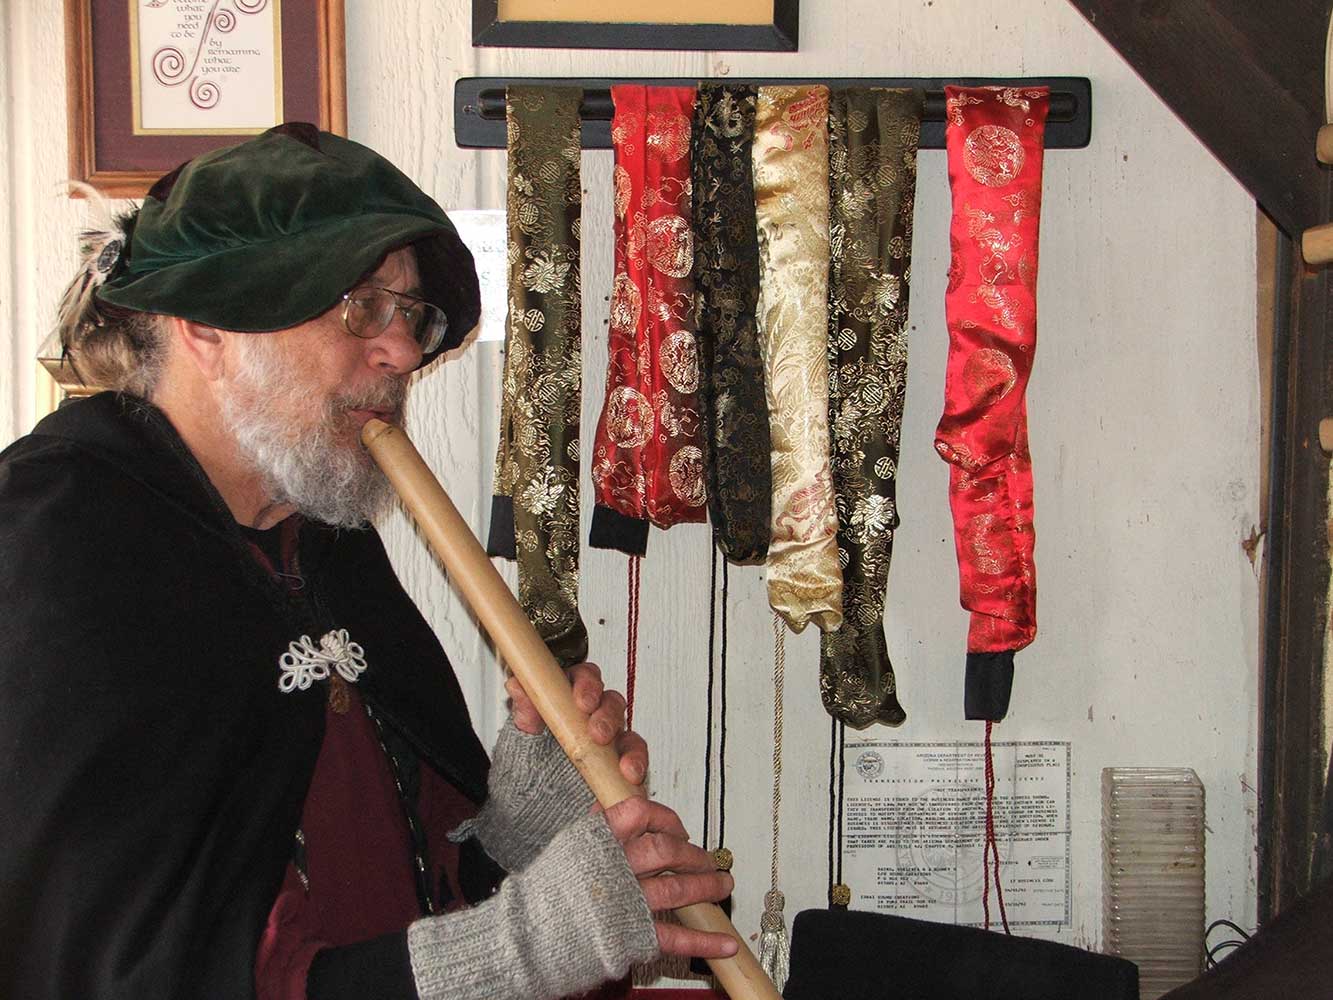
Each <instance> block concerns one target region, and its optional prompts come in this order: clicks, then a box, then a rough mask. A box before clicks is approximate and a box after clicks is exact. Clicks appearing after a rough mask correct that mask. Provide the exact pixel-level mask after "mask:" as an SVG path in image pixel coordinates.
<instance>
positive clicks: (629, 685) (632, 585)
mask: <svg viewBox="0 0 1333 1000" xmlns="http://www.w3.org/2000/svg"><path fill="white" fill-rule="evenodd" d="M638 667H639V557H638V556H630V557H629V636H628V639H627V641H626V643H625V729H626V730H629V729H633V728H634V677H635V674H636V673H637V671H638Z"/></svg>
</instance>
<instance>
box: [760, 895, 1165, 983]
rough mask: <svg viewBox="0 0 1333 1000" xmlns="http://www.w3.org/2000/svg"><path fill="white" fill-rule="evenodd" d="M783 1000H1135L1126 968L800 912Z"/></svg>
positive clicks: (1088, 956) (892, 922) (870, 919)
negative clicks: (789, 973)
mask: <svg viewBox="0 0 1333 1000" xmlns="http://www.w3.org/2000/svg"><path fill="white" fill-rule="evenodd" d="M782 995H783V997H784V998H785V1000H908V998H910V1000H1138V997H1139V970H1138V967H1137V966H1136V965H1135V964H1134V963H1133V962H1128V961H1126V960H1125V959H1123V958H1115V957H1113V956H1110V955H1097V954H1094V953H1092V952H1088V951H1083V950H1082V949H1081V948H1073V947H1070V946H1069V945H1064V944H1056V943H1054V942H1052V941H1039V940H1037V939H1035V938H1024V937H1010V936H1008V935H1006V934H998V933H995V932H994V931H983V930H979V929H977V928H975V927H955V926H954V925H952V924H937V923H930V922H928V921H925V920H912V919H910V918H908V917H896V916H891V915H889V914H886V913H858V912H855V911H852V910H803V911H802V912H800V913H798V914H797V915H796V920H795V922H794V923H793V925H792V948H791V975H790V977H789V978H788V979H787V988H786V989H785V990H784V991H783V993H782Z"/></svg>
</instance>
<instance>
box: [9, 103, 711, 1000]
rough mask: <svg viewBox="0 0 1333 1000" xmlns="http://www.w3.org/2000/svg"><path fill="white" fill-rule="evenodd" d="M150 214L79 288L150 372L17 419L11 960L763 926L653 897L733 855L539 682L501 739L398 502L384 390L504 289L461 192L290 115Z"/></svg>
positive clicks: (187, 172) (236, 979)
mask: <svg viewBox="0 0 1333 1000" xmlns="http://www.w3.org/2000/svg"><path fill="white" fill-rule="evenodd" d="M122 222H123V223H124V226H123V232H122V233H120V234H119V235H103V236H100V237H99V236H96V235H94V234H85V242H86V246H85V261H84V266H83V269H82V270H81V272H80V276H79V277H78V278H76V280H75V282H74V283H73V284H72V285H71V288H70V291H69V293H68V294H67V296H66V299H65V301H64V303H63V304H62V314H61V333H62V339H63V342H64V344H65V347H66V349H67V351H68V352H69V355H70V358H71V359H72V361H73V363H74V364H75V365H76V366H77V367H78V369H79V370H80V371H81V372H82V373H83V374H84V375H85V376H86V377H87V378H88V380H89V381H91V382H93V383H94V384H98V385H104V386H109V387H111V388H112V389H113V390H115V391H110V392H105V393H102V394H99V395H96V396H93V397H91V398H89V399H86V400H82V401H78V402H74V403H71V404H69V405H67V406H65V407H62V408H61V410H60V411H59V412H57V413H55V414H53V415H52V416H50V417H48V418H46V419H45V420H43V421H42V422H41V423H40V424H38V426H37V427H36V428H35V430H34V431H33V432H32V433H31V434H29V435H27V436H26V437H24V438H21V439H20V440H19V441H17V442H15V443H14V444H13V445H12V446H11V447H9V448H8V449H7V450H6V451H5V452H4V454H3V455H2V456H0V594H3V595H4V598H3V600H4V606H3V613H2V614H0V682H2V683H3V685H4V690H5V701H4V710H3V711H2V712H0V761H2V763H0V802H3V807H2V808H0V845H3V846H2V847H0V928H3V931H4V944H3V947H0V996H6V997H15V998H19V997H22V998H24V1000H43V998H51V1000H55V998H64V1000H71V998H78V1000H98V998H105V1000H111V998H117V1000H124V998H133V1000H152V998H164V1000H165V998H190V1000H197V998H213V997H217V998H227V1000H235V998H238V997H249V996H259V997H261V998H264V1000H269V998H272V1000H299V998H306V997H309V998H311V1000H337V998H353V997H355V998H357V1000H364V998H370V997H374V998H377V1000H397V998H403V1000H414V998H420V1000H437V998H438V1000H444V998H458V1000H469V998H482V997H486V998H501V997H534V998H545V997H558V996H561V995H564V994H567V993H573V992H576V991H579V990H584V989H587V988H589V987H591V986H593V985H595V984H596V983H598V982H601V981H603V980H605V979H608V978H613V977H616V976H620V975H622V974H623V973H624V972H625V970H626V969H627V968H628V967H629V965H630V964H631V963H633V962H638V961H643V960H647V959H649V958H651V957H653V956H654V955H656V954H658V953H659V951H665V952H671V953H677V954H685V955H701V956H723V955H730V954H733V953H734V951H735V942H734V941H732V940H731V939H730V938H729V937H727V936H726V935H719V934H701V933H698V932H694V931H688V930H686V929H685V928H681V927H678V926H672V925H666V924H655V922H654V920H653V917H652V912H653V911H654V910H658V909H664V908H668V907H675V906H679V905H683V904H685V903H690V902H697V901H702V900H717V899H721V898H723V897H724V896H725V895H726V894H727V892H728V891H729V890H730V887H731V880H730V877H729V876H727V875H725V874H722V873H720V872H717V871H715V870H714V868H713V865H712V863H711V860H710V859H709V857H708V855H706V854H705V853H704V852H703V851H702V850H700V849H699V848H698V847H695V846H693V845H691V844H690V843H689V842H688V839H687V837H686V835H685V831H684V828H683V827H682V825H681V823H680V820H679V819H678V818H677V817H676V816H675V814H674V813H672V812H671V811H670V810H668V809H667V808H666V807H664V806H661V805H659V804H656V803H652V802H650V801H648V800H647V799H646V798H636V799H632V800H630V801H628V802H626V803H623V804H622V805H620V806H617V807H615V808H614V809H611V810H608V811H607V812H606V813H605V814H602V813H598V812H595V811H592V810H591V805H592V800H591V795H590V793H589V792H588V790H587V788H586V786H584V785H583V783H582V781H581V779H580V778H579V777H578V775H577V773H576V772H575V771H574V769H573V768H572V766H571V765H570V764H569V763H568V761H566V760H565V759H564V757H563V755H562V754H561V753H560V751H559V749H558V747H557V746H556V745H555V743H554V741H553V740H552V738H551V737H550V736H549V734H547V733H545V732H544V731H543V728H542V726H541V721H540V718H539V717H538V716H537V715H536V713H535V711H534V710H533V708H532V705H531V703H530V702H529V701H528V700H527V699H526V697H524V696H523V694H522V691H521V690H520V689H518V688H517V687H511V688H510V694H511V696H512V698H513V714H512V718H511V720H510V721H509V722H508V723H506V725H505V727H504V729H503V731H502V733H501V735H500V738H499V741H498V743H497V744H496V748H495V751H494V758H493V760H492V761H489V762H488V760H487V757H486V754H485V752H484V751H483V749H482V747H481V745H480V744H479V742H478V740H477V737H476V735H475V734H474V732H473V730H472V726H471V723H470V721H469V718H468V714H467V708H466V706H465V704H464V701H463V698H462V694H461V690H460V688H459V685H458V682H457V680H456V678H455V676H454V674H453V671H452V669H451V667H450V665H449V662H448V660H447V659H446V657H445V654H444V651H443V650H442V649H441V648H440V646H439V643H438V642H437V640H436V638H435V637H434V635H433V634H432V633H431V631H430V629H429V628H428V627H427V625H426V623H425V621H424V620H423V619H422V617H421V615H420V613H419V612H418V611H417V609H416V608H415V607H414V606H413V605H412V602H411V601H410V600H409V599H408V597H407V596H406V594H405V593H404V592H403V590H402V588H401V586H400V585H399V583H398V581H397V579H396V578H395V576H394V574H393V571H392V569H391V568H390V565H389V562H388V559H387V558H386V555H385V552H384V548H383V546H382V545H381V543H380V540H379V538H378V536H377V535H376V533H375V532H374V530H373V529H369V528H368V527H366V525H367V522H368V521H369V520H370V519H371V518H372V517H373V516H374V515H375V514H376V512H378V511H379V510H380V509H381V508H382V507H383V506H384V504H385V502H386V500H387V494H388V487H387V484H386V483H385V481H384V479H383V477H382V476H381V474H380V473H379V471H378V470H377V469H376V468H375V466H374V464H373V462H372V461H371V460H370V459H369V458H368V456H367V455H366V454H365V452H364V451H363V450H362V449H361V447H360V444H359V441H358V437H359V430H360V428H361V426H362V425H363V424H364V423H365V422H366V421H367V420H368V419H370V418H371V417H372V416H373V417H378V418H380V419H384V420H388V421H400V420H401V419H402V415H403V406H404V402H405V399H406V395H407V385H408V379H409V376H410V375H411V373H412V372H414V371H415V370H417V369H419V368H421V367H422V366H424V365H426V364H429V363H430V362H431V361H432V360H434V359H435V358H436V357H437V356H438V355H439V354H440V353H441V352H443V351H445V350H447V349H449V348H451V347H454V346H457V345H458V344H459V343H460V342H461V340H462V338H463V335H464V334H466V333H467V332H468V331H469V330H470V329H471V328H472V327H473V326H474V325H475V323H476V320H477V317H478V313H479V305H478V292H477V279H476V274H475V271H474V268H473V264H472V258H471V255H470V254H469V253H468V251H467V249H466V248H465V247H464V246H463V244H462V243H461V242H460V241H459V239H458V237H457V234H456V233H455V231H454V228H453V226H452V225H451V224H450V223H449V221H448V219H447V218H446V216H445V215H444V213H443V212H442V211H441V210H440V208H439V207H438V206H437V205H436V204H435V203H434V202H433V201H432V200H431V199H430V198H429V197H427V196H426V195H425V194H424V193H422V192H421V191H420V190H419V189H418V188H417V187H416V186H415V185H414V184H413V183H412V182H411V181H410V180H408V179H407V178H406V177H405V176H404V175H403V174H401V173H400V172H399V171H398V170H396V169H395V168H394V167H393V166H392V165H391V164H390V163H388V162H387V161H386V160H384V159H383V158H382V157H380V156H378V155H377V154H375V153H373V152H372V151H370V150H369V149H366V148H365V147H363V146H360V145H358V144H356V143H354V142H349V141H347V140H345V139H340V138H338V137H336V136H333V135H329V134H327V133H320V132H318V131H316V130H315V129H314V128H313V127H312V126H308V125H287V126H282V127H279V128H277V129H273V130H271V131H269V132H267V133H265V134H264V135H262V136H260V137H258V138H255V139H253V140H250V141H248V142H245V143H243V144H241V145H239V146H235V147H232V148H230V149H226V150H221V151H217V152H213V153H208V154H206V155H203V156H200V157H198V158H197V159H195V160H193V161H191V162H189V163H187V164H185V165H184V166H182V167H180V168H178V169H177V170H175V171H173V172H171V173H170V174H168V175H167V176H165V177H163V178H162V179H161V180H160V181H158V183H157V184H156V185H154V187H153V189H152V190H151V191H150V192H149V194H148V197H147V199H146V200H145V202H144V204H143V206H142V208H141V209H140V210H138V211H137V212H135V213H133V214H131V215H130V216H129V217H127V218H125V219H123V220H122ZM353 529H363V530H353ZM571 673H572V675H573V676H572V681H573V683H574V687H575V695H576V698H577V700H578V701H579V702H580V704H581V705H582V706H583V708H584V710H585V711H588V712H589V713H590V716H591V721H590V729H591V731H592V733H593V735H594V738H596V739H598V740H599V741H600V742H602V743H611V742H612V741H613V740H614V741H616V743H617V747H618V749H619V750H620V752H621V769H622V771H623V772H624V774H625V775H626V777H628V778H629V779H630V780H632V781H635V782H641V781H642V779H643V777H644V774H645V772H646V768H647V764H648V756H647V748H646V747H645V746H644V744H643V742H642V740H641V739H639V738H638V737H635V736H633V735H632V734H626V733H624V732H623V723H624V700H623V698H621V697H620V696H619V695H618V694H615V693H614V692H608V691H604V690H603V688H602V684H601V680H600V675H599V674H598V671H597V670H596V668H595V667H593V666H591V665H588V664H583V665H580V666H578V667H575V668H573V670H572V671H571ZM511 684H512V682H511ZM669 873H674V874H669ZM497 886H498V888H497Z"/></svg>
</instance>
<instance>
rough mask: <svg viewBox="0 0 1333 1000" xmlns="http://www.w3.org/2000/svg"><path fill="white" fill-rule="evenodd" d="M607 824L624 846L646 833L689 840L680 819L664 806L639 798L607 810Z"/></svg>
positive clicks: (618, 803) (629, 799) (625, 801)
mask: <svg viewBox="0 0 1333 1000" xmlns="http://www.w3.org/2000/svg"><path fill="white" fill-rule="evenodd" d="M606 822H607V825H608V826H610V827H611V832H612V833H614V834H615V835H616V839H617V840H618V841H620V842H621V843H622V844H623V843H625V842H627V841H629V840H631V839H632V838H634V837H638V836H642V835H643V834H645V833H649V832H652V833H667V834H671V835H672V836H675V837H679V838H680V839H682V840H689V835H688V834H686V832H685V824H683V823H682V822H681V821H680V817H679V816H677V815H676V814H675V813H674V812H672V811H671V810H670V809H668V808H667V807H666V806H664V805H662V804H661V803H660V802H652V801H650V800H648V799H645V798H640V797H639V796H637V795H636V796H632V797H630V798H628V799H625V800H624V801H623V802H617V803H616V804H615V805H613V806H612V807H611V808H610V809H608V810H606Z"/></svg>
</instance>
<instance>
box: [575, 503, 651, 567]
mask: <svg viewBox="0 0 1333 1000" xmlns="http://www.w3.org/2000/svg"><path fill="white" fill-rule="evenodd" d="M588 544H589V545H591V546H592V547H593V548H594V549H615V550H616V551H617V552H623V553H625V555H627V556H642V555H644V554H646V553H647V551H648V522H647V521H643V520H640V519H639V518H637V517H626V516H625V515H624V514H622V513H620V511H618V510H615V509H613V508H611V507H603V506H602V505H601V504H598V505H597V506H595V507H594V508H593V509H592V530H591V531H590V532H589V533H588Z"/></svg>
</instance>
